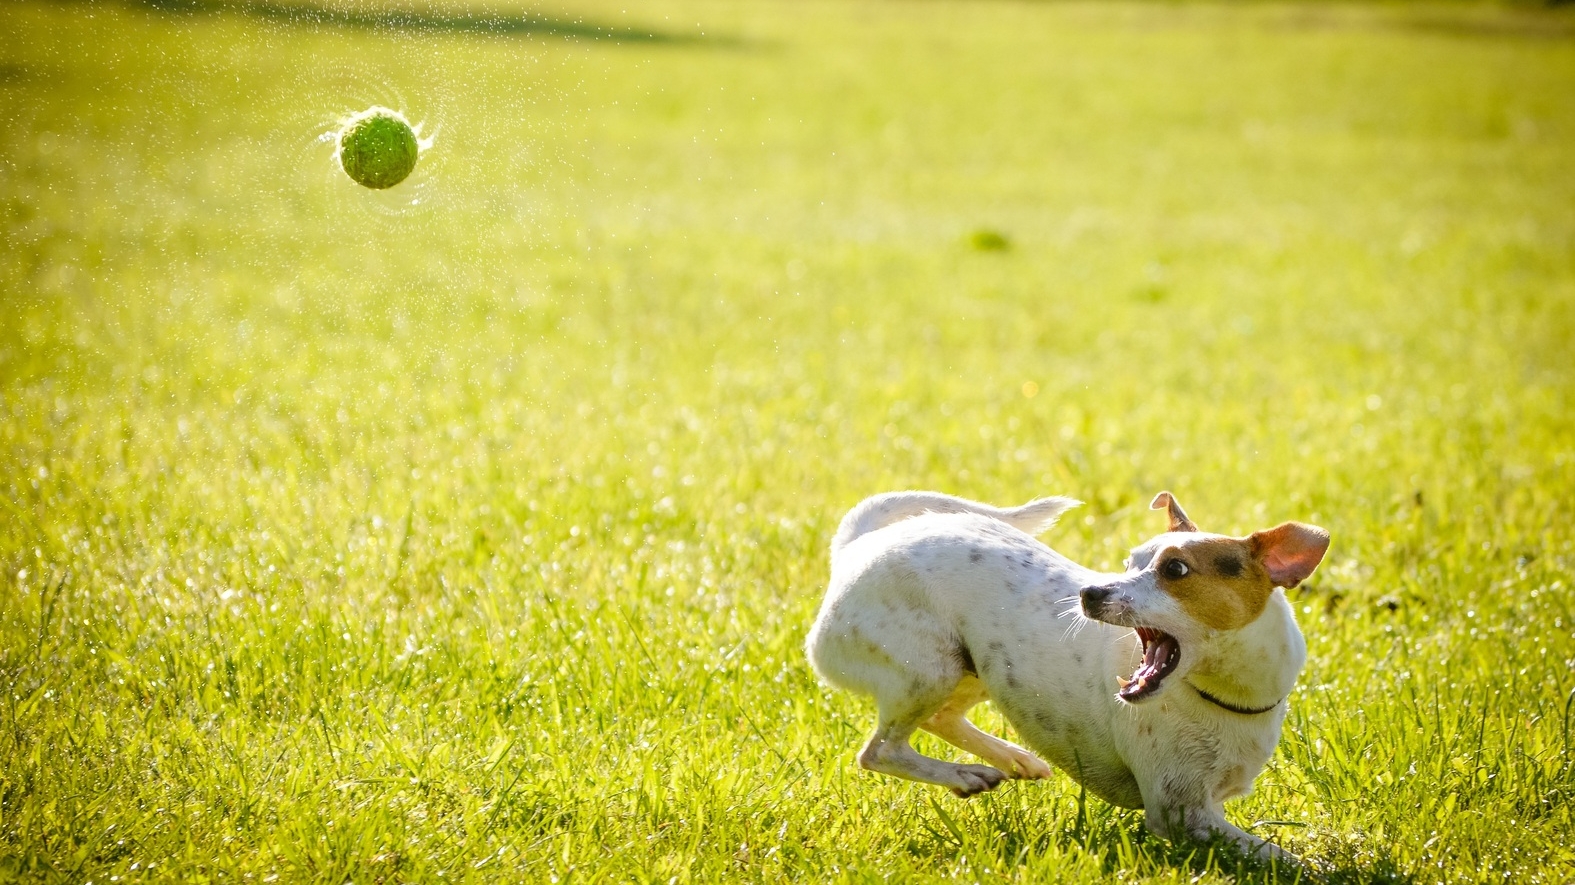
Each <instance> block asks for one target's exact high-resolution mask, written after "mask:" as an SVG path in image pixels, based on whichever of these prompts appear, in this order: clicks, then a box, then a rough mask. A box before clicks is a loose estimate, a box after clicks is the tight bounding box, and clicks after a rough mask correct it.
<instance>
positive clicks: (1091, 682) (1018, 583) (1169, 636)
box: [806, 492, 1329, 859]
mask: <svg viewBox="0 0 1575 885" xmlns="http://www.w3.org/2000/svg"><path fill="white" fill-rule="evenodd" d="M1077 504H1078V502H1077V501H1074V500H1071V499H1069V498H1043V499H1040V500H1038V501H1033V502H1031V503H1028V504H1024V505H1023V506H1021V507H1016V508H1012V509H1009V510H1006V509H1000V508H996V507H991V506H989V505H986V504H979V503H976V502H973V501H966V500H963V499H961V498H954V497H951V496H949V495H941V494H937V493H932V492H894V493H891V494H885V495H877V496H875V497H873V498H869V499H868V500H866V501H864V502H863V503H861V504H859V505H858V506H857V507H855V508H853V510H852V511H850V512H849V513H848V515H847V516H846V517H844V518H843V520H842V525H841V527H840V528H839V529H838V530H837V536H836V538H835V539H834V540H833V541H832V543H831V585H830V588H829V589H828V590H827V592H826V600H825V602H824V604H823V605H822V607H821V609H820V615H819V617H817V618H816V619H815V625H814V627H813V628H811V630H810V632H809V638H808V641H807V643H806V648H807V650H808V652H809V659H810V661H811V663H813V664H814V667H815V670H816V672H818V673H819V674H820V675H821V677H822V678H824V679H825V680H826V681H827V682H829V683H831V684H833V685H837V686H840V687H842V688H846V689H849V690H852V691H856V692H860V693H863V694H867V695H872V696H873V697H874V698H875V702H876V704H877V706H878V708H879V713H878V722H877V724H876V726H875V733H874V735H872V736H871V737H870V739H869V743H867V744H865V746H864V749H863V750H862V751H860V752H859V764H860V765H862V766H863V767H865V768H868V769H870V770H872V771H879V772H884V773H886V774H893V775H896V776H898V777H904V778H908V779H910V780H916V781H924V782H926V783H932V784H940V785H942V786H945V787H950V788H951V790H952V791H953V792H954V793H956V794H957V795H959V796H971V795H973V794H975V793H981V792H984V791H986V790H992V789H994V788H995V787H997V786H999V785H1000V783H1001V782H1002V781H1003V780H1004V779H1006V778H1009V777H1012V778H1042V777H1048V776H1049V775H1050V767H1049V766H1048V765H1046V764H1045V763H1044V762H1043V761H1041V760H1040V756H1042V757H1044V758H1045V759H1048V760H1049V761H1050V762H1052V763H1054V764H1055V765H1058V766H1060V767H1061V768H1062V769H1063V770H1064V771H1066V772H1067V773H1068V774H1069V775H1071V776H1072V777H1073V778H1075V779H1077V781H1078V782H1079V783H1081V784H1083V785H1084V786H1085V787H1087V788H1088V790H1089V791H1090V792H1092V793H1093V794H1095V795H1096V796H1099V797H1101V798H1103V799H1105V800H1106V801H1108V802H1111V803H1114V804H1116V805H1121V806H1126V807H1130V808H1139V807H1140V808H1143V809H1144V811H1145V821H1146V823H1147V825H1148V827H1149V829H1150V830H1152V831H1154V832H1155V833H1157V834H1159V835H1161V836H1163V837H1166V838H1174V837H1176V836H1180V835H1186V836H1191V837H1194V838H1207V837H1208V836H1209V835H1210V834H1219V835H1222V836H1224V837H1226V838H1227V839H1229V840H1230V841H1232V842H1234V843H1235V844H1236V845H1238V846H1239V847H1240V848H1242V849H1243V850H1244V851H1246V852H1247V853H1249V854H1254V855H1257V856H1259V857H1261V858H1267V857H1269V856H1278V857H1281V858H1282V859H1291V858H1290V856H1289V855H1287V854H1285V853H1284V852H1282V851H1281V850H1280V849H1279V848H1278V847H1277V846H1274V845H1271V844H1269V843H1266V842H1264V841H1263V840H1261V839H1259V838H1257V837H1255V836H1252V835H1250V834H1248V833H1246V832H1244V831H1242V830H1240V829H1238V828H1236V827H1234V826H1231V825H1230V824H1229V823H1227V822H1226V821H1225V815H1224V809H1223V803H1224V801H1225V800H1226V799H1230V798H1232V797H1235V796H1243V795H1246V794H1247V793H1248V792H1249V791H1250V790H1251V789H1252V782H1253V779H1254V778H1256V777H1257V776H1258V772H1260V771H1261V770H1262V769H1263V766H1264V764H1265V763H1266V762H1267V761H1268V760H1269V757H1270V755H1271V754H1273V752H1274V747H1275V744H1276V743H1278V742H1279V738H1280V725H1281V723H1282V722H1283V720H1284V719H1285V709H1286V697H1287V696H1288V695H1289V694H1290V691H1291V687H1292V685H1293V684H1294V683H1295V682H1296V676H1297V674H1298V673H1299V672H1300V671H1301V668H1302V664H1303V663H1304V662H1305V660H1306V657H1307V650H1306V645H1305V644H1304V642H1303V641H1302V634H1301V631H1300V630H1298V629H1297V628H1296V622H1295V619H1294V618H1293V617H1292V612H1291V606H1290V604H1289V603H1288V602H1287V601H1286V599H1285V594H1284V592H1282V591H1281V590H1280V589H1277V588H1281V587H1287V588H1288V587H1294V586H1296V585H1297V584H1298V583H1300V582H1301V581H1303V580H1305V579H1306V578H1307V577H1308V576H1309V575H1311V574H1312V572H1313V569H1315V568H1317V566H1318V563H1319V562H1321V561H1322V559H1323V555H1324V552H1325V551H1326V550H1327V549H1328V547H1329V533H1328V532H1326V531H1324V530H1323V529H1321V528H1317V527H1316V526H1310V525H1303V524H1301V523H1294V522H1290V523H1285V524H1283V525H1281V526H1279V527H1277V528H1272V529H1268V530H1265V531H1261V532H1255V533H1253V534H1252V535H1249V536H1247V537H1245V538H1232V537H1227V536H1224V535H1214V534H1207V533H1204V532H1201V531H1199V530H1198V528H1197V526H1195V525H1193V523H1192V521H1191V520H1189V519H1188V518H1187V515H1186V513H1185V512H1183V511H1182V509H1181V507H1180V505H1179V504H1177V503H1176V501H1175V499H1174V498H1172V497H1171V495H1170V493H1169V492H1161V493H1160V494H1159V496H1158V497H1156V498H1155V499H1154V502H1153V504H1152V506H1153V507H1154V508H1155V509H1160V508H1165V509H1167V510H1168V511H1169V516H1170V529H1169V531H1167V532H1165V533H1164V534H1161V535H1159V536H1157V537H1155V538H1154V539H1153V540H1151V541H1149V542H1148V543H1146V544H1143V545H1142V546H1140V547H1138V548H1137V549H1136V550H1133V551H1132V555H1131V558H1130V559H1128V560H1127V563H1126V571H1125V572H1124V573H1122V574H1104V573H1100V572H1096V571H1092V570H1090V569H1087V568H1084V567H1083V566H1080V565H1078V564H1077V563H1074V562H1072V561H1071V560H1068V559H1067V558H1066V557H1064V556H1061V555H1060V554H1058V553H1056V552H1055V551H1053V550H1051V549H1050V548H1048V547H1046V546H1045V545H1043V544H1041V543H1039V542H1038V541H1036V540H1034V538H1032V537H1030V535H1029V534H1027V533H1028V532H1032V533H1038V532H1041V531H1043V530H1045V529H1046V528H1048V527H1049V526H1051V525H1052V524H1054V522H1055V519H1056V517H1058V516H1059V515H1060V514H1061V513H1062V512H1063V511H1065V510H1066V509H1067V508H1070V507H1074V506H1076V505H1077ZM1079 607H1081V609H1082V614H1081V615H1080V614H1078V613H1077V609H1078V608H1079ZM1085 616H1086V617H1085ZM1128 674H1130V678H1125V677H1127V675H1128ZM984 700H992V701H994V702H995V704H996V706H997V707H998V708H999V709H1000V710H1001V712H1002V713H1003V714H1004V715H1005V716H1006V718H1007V720H1008V721H1009V722H1011V724H1012V727H1013V728H1015V729H1016V730H1017V733H1018V734H1019V735H1021V736H1022V739H1023V740H1024V742H1026V743H1027V744H1028V746H1029V747H1032V748H1033V750H1034V751H1036V752H1037V753H1038V754H1039V756H1035V755H1034V753H1033V752H1030V751H1029V750H1027V749H1024V748H1023V747H1019V746H1017V745H1016V744H1012V743H1009V742H1007V741H1004V740H1001V739H1000V738H997V737H995V736H993V735H989V734H986V733H984V732H983V731H980V730H979V729H978V728H976V727H975V726H974V725H973V724H972V723H971V722H969V721H968V719H967V718H966V714H967V712H968V709H969V708H970V707H972V706H974V705H975V704H977V703H979V702H980V701H984ZM918 728H922V729H924V730H925V731H928V732H930V733H932V734H934V735H937V736H939V737H940V738H942V739H944V740H946V741H948V742H949V743H951V744H953V745H955V746H957V747H959V748H961V749H963V750H966V751H967V752H969V753H971V754H973V755H975V756H978V757H979V758H980V759H983V760H984V761H985V762H987V763H989V764H988V765H958V764H954V763H951V762H943V761H941V760H939V759H931V758H930V757H928V756H922V755H920V754H919V753H918V752H917V751H915V750H914V749H913V747H912V746H910V745H909V738H911V737H912V735H913V732H914V730H915V729H918Z"/></svg>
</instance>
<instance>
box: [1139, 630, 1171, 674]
mask: <svg viewBox="0 0 1575 885" xmlns="http://www.w3.org/2000/svg"><path fill="white" fill-rule="evenodd" d="M1175 645H1176V640H1174V639H1171V638H1170V637H1169V636H1166V637H1164V638H1162V639H1160V640H1159V641H1158V642H1150V643H1149V644H1148V650H1147V651H1146V652H1145V653H1144V655H1143V669H1145V670H1157V669H1159V665H1160V664H1163V663H1165V659H1166V658H1168V657H1170V651H1171V649H1172V648H1174V647H1175Z"/></svg>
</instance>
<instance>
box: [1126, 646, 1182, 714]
mask: <svg viewBox="0 0 1575 885" xmlns="http://www.w3.org/2000/svg"><path fill="white" fill-rule="evenodd" d="M1137 635H1138V641H1140V642H1142V643H1143V663H1141V664H1138V668H1137V669H1136V670H1135V671H1133V673H1132V678H1131V679H1123V680H1121V690H1120V691H1118V692H1116V697H1119V698H1121V699H1122V700H1123V701H1126V702H1127V703H1135V702H1137V701H1140V700H1142V699H1144V698H1146V697H1148V696H1149V695H1151V694H1153V693H1154V692H1156V691H1159V684H1160V683H1161V682H1164V681H1165V677H1166V676H1168V675H1170V671H1172V670H1174V669H1176V664H1178V663H1180V662H1181V646H1180V645H1179V644H1177V642H1176V637H1174V636H1171V635H1170V634H1169V633H1166V632H1164V631H1162V630H1155V629H1154V628H1153V627H1138V628H1137Z"/></svg>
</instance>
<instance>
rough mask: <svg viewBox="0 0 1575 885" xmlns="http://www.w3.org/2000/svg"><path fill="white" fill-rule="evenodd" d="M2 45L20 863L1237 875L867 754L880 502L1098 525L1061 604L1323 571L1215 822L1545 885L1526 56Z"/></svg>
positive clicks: (684, 877) (1063, 537) (734, 16)
mask: <svg viewBox="0 0 1575 885" xmlns="http://www.w3.org/2000/svg"><path fill="white" fill-rule="evenodd" d="M0 34H5V35H6V36H5V37H4V38H0V123H3V126H0V236H3V238H4V243H5V248H4V250H3V251H0V298H3V315H4V319H3V322H0V505H3V511H0V674H4V675H3V678H0V686H9V688H7V690H5V692H4V699H3V702H0V718H3V727H0V879H6V878H17V879H22V880H31V881H73V882H74V881H86V880H93V881H131V880H136V881H142V880H147V881H153V880H182V881H196V880H200V879H208V880H221V879H222V880H236V879H245V880H248V881H252V880H258V881H273V879H271V878H269V877H279V879H281V880H286V881H321V882H328V883H333V885H339V883H343V882H345V881H347V880H349V881H355V882H375V881H411V880H424V881H431V880H435V879H436V878H438V877H440V876H441V877H442V878H443V879H444V880H447V881H458V880H467V881H470V880H474V881H494V880H498V879H529V880H532V881H544V880H549V879H550V880H552V881H560V882H561V881H568V880H571V879H572V880H574V881H649V882H669V881H679V882H683V881H730V880H745V881H788V880H795V881H826V882H866V881H877V880H880V881H884V880H888V879H895V880H899V881H915V882H918V881H952V880H963V881H974V880H989V881H996V880H999V879H1005V880H1008V881H1069V882H1081V881H1101V880H1104V879H1106V878H1109V877H1115V876H1121V877H1125V878H1127V879H1132V880H1140V881H1156V882H1159V881H1176V882H1179V881H1192V878H1193V877H1194V876H1202V877H1204V878H1205V879H1212V878H1230V877H1236V876H1249V877H1266V878H1273V877H1274V874H1273V873H1265V872H1262V871H1258V872H1254V871H1251V870H1247V869H1243V868H1240V867H1239V865H1238V864H1237V863H1236V861H1234V860H1233V859H1231V858H1229V857H1217V856H1215V855H1214V854H1213V853H1212V852H1210V851H1209V850H1208V848H1207V847H1206V846H1205V847H1199V846H1186V845H1183V846H1166V845H1165V844H1164V843H1160V842H1157V841H1155V840H1152V839H1149V838H1147V837H1146V836H1145V835H1144V834H1143V833H1142V828H1141V819H1140V816H1139V815H1136V814H1133V813H1129V812H1123V811H1118V810H1114V809H1110V808H1108V807H1105V806H1103V805H1102V804H1101V803H1098V802H1093V801H1091V802H1086V803H1085V802H1084V801H1082V798H1081V797H1080V795H1079V793H1078V790H1077V788H1076V786H1075V784H1073V783H1072V782H1071V781H1070V780H1069V779H1064V778H1062V779H1057V780H1054V781H1050V782H1043V783H1034V784H1015V785H1009V786H1008V787H1007V788H1006V789H1004V790H1002V791H999V792H998V793H994V794H990V795H989V796H986V797H981V798H979V799H977V800H973V801H970V802H968V803H959V802H956V801H953V800H951V799H950V797H947V796H940V795H936V792H937V791H935V790H933V789H929V788H925V787H921V786H917V785H912V784H907V783H899V782H896V781H893V780H891V779H886V778H880V777H876V776H873V775H867V774H865V773H862V772H858V771H857V770H856V766H855V765H854V763H853V752H854V750H855V749H856V747H857V746H858V745H859V743H860V742H861V741H862V739H863V733H864V731H865V730H866V729H867V728H868V727H869V725H870V723H871V716H872V710H871V709H870V708H869V705H868V704H867V703H865V702H864V701H863V700H862V699H858V698H853V697H850V696H847V695H842V694H835V693H831V692H829V691H827V690H825V689H823V688H821V687H820V686H818V685H817V684H816V683H815V680H814V678H813V675H812V674H811V673H810V672H809V670H808V667H807V666H806V664H805V662H804V660H803V656H802V653H801V651H800V648H799V646H800V644H801V642H802V637H803V634H804V631H805V630H806V629H807V627H808V624H809V621H810V619H811V617H812V616H813V612H814V609H815V607H816V604H817V603H818V596H819V593H820V591H821V589H822V587H823V582H824V578H825V553H824V551H825V546H826V543H827V540H828V538H829V535H830V532H831V530H832V528H833V527H834V526H835V524H836V521H837V520H838V519H839V518H840V516H841V514H842V513H843V512H844V511H845V510H846V509H847V508H848V507H850V506H851V505H852V504H854V503H855V502H856V501H858V500H859V499H860V498H862V497H864V496H865V495H868V494H871V493H874V492H876V491H882V490H887V489H893V488H903V487H924V488H937V489H942V490H945V491H949V492H953V493H957V494H962V495H967V496H970V497H974V498H979V499H982V500H987V501H993V502H998V503H1014V502H1018V501H1022V500H1026V499H1028V498H1030V497H1033V496H1036V495H1041V494H1069V495H1073V496H1076V497H1078V498H1081V499H1083V500H1085V501H1086V502H1087V504H1086V506H1085V507H1084V508H1083V509H1082V510H1081V511H1078V512H1077V513H1076V514H1075V515H1074V517H1073V518H1069V519H1068V520H1067V521H1066V523H1065V524H1063V525H1062V526H1060V527H1059V528H1057V529H1056V530H1055V531H1054V533H1053V534H1052V535H1051V536H1050V537H1049V538H1048V539H1047V540H1048V541H1050V542H1051V543H1052V544H1053V545H1054V546H1056V547H1057V548H1058V549H1060V550H1062V551H1063V552H1065V553H1067V554H1068V555H1071V556H1073V557H1074V558H1077V559H1080V560H1081V561H1084V562H1087V563H1089V564H1091V565H1094V566H1095V567H1104V568H1116V567H1118V565H1119V562H1120V559H1121V556H1122V554H1123V551H1124V550H1125V549H1126V548H1127V547H1129V546H1131V545H1134V544H1136V543H1137V542H1139V541H1140V540H1142V539H1143V538H1144V537H1146V536H1147V535H1149V534H1151V533H1152V532H1154V531H1156V530H1157V529H1158V528H1159V525H1158V523H1156V522H1155V519H1156V518H1157V517H1154V516H1153V515H1151V514H1149V513H1148V512H1147V511H1146V509H1145V506H1146V503H1147V501H1148V500H1149V498H1150V497H1151V496H1152V495H1153V493H1154V492H1155V491H1157V490H1159V489H1161V488H1169V489H1172V490H1173V491H1175V492H1176V493H1177V495H1178V496H1179V497H1180V499H1181V500H1182V501H1183V502H1185V504H1186V506H1187V508H1188V510H1189V512H1191V513H1192V514H1193V516H1194V517H1195V518H1196V519H1197V520H1198V522H1199V523H1200V524H1202V525H1203V527H1204V528H1206V529H1210V530H1218V531H1227V532H1246V531H1251V530H1253V529H1256V528H1260V527H1264V526H1266V525H1271V524H1274V523H1277V522H1280V521H1282V520H1285V519H1302V520H1307V521H1312V522H1317V523H1319V524H1322V525H1324V526H1326V527H1328V528H1329V529H1330V530H1331V531H1332V532H1333V535H1334V538H1335V546H1334V548H1333V550H1332V552H1331V556H1330V559H1329V560H1328V561H1327V562H1326V563H1325V565H1324V567H1323V569H1321V570H1320V572H1319V574H1318V575H1317V576H1316V577H1315V578H1314V580H1313V581H1312V582H1311V583H1310V584H1309V585H1307V586H1304V588H1302V589H1300V590H1298V591H1297V594H1296V595H1295V601H1296V603H1297V605H1298V608H1299V611H1300V614H1301V618H1302V625H1303V629H1304V630H1305V632H1306V633H1307V635H1308V638H1309V644H1310V648H1311V654H1312V660H1311V663H1310V665H1309V668H1308V671H1307V673H1306V674H1305V676H1304V680H1303V683H1302V687H1301V689H1300V690H1299V691H1298V693H1297V695H1296V696H1295V697H1294V698H1293V703H1292V714H1291V718H1290V720H1289V721H1288V724H1287V731H1286V737H1285V740H1284V742H1283V745H1282V753H1281V755H1280V756H1279V757H1278V758H1277V759H1276V760H1275V762H1274V763H1272V765H1271V767H1270V769H1269V770H1268V771H1267V772H1265V774H1264V775H1263V777H1262V778H1260V781H1259V789H1258V792H1257V793H1256V794H1255V795H1254V796H1252V797H1250V798H1249V799H1246V800H1244V801H1242V802H1240V803H1237V804H1235V805H1233V806H1232V807H1231V809H1229V812H1230V814H1231V816H1232V819H1233V820H1235V821H1237V822H1238V823H1241V824H1242V825H1244V826H1254V827H1255V832H1259V833H1260V834H1264V835H1268V836H1272V837H1274V838H1276V839H1278V840H1280V841H1282V843H1283V844H1285V845H1286V846H1287V847H1289V848H1291V849H1292V850H1294V851H1296V852H1298V853H1300V854H1303V855H1304V856H1307V857H1310V858H1312V859H1314V860H1316V861H1318V862H1320V863H1323V864H1325V865H1327V866H1329V867H1330V868H1332V869H1334V870H1335V871H1336V873H1335V878H1336V880H1348V881H1418V882H1432V881H1450V882H1488V881H1493V882H1501V881H1517V882H1548V883H1562V882H1567V881H1569V880H1570V879H1571V878H1572V877H1575V853H1572V849H1571V848H1570V845H1569V842H1568V838H1567V834H1568V833H1569V831H1570V829H1571V827H1572V825H1575V820H1572V814H1571V811H1570V807H1571V805H1570V803H1571V798H1572V791H1575V748H1572V743H1571V741H1572V734H1571V728H1572V718H1571V715H1572V713H1571V703H1572V699H1575V694H1572V691H1575V676H1572V675H1571V674H1572V670H1575V604H1572V602H1571V583H1572V580H1575V579H1572V575H1571V572H1572V568H1575V530H1572V529H1571V527H1570V522H1571V516H1572V507H1571V500H1572V497H1575V421H1572V419H1571V415H1572V406H1575V403H1572V394H1575V383H1572V382H1575V360H1572V357H1571V353H1572V344H1575V173H1572V170H1575V18H1571V14H1570V13H1569V12H1568V11H1567V10H1544V9H1540V8H1537V7H1533V6H1495V5H1485V4H1472V3H1454V4H1449V3H1446V4H1436V5H1435V4H1398V3H1391V4H1371V5H1369V4H1357V3H1351V4H1316V3H1305V4H1277V3H1262V4H1249V5H1225V4H1204V3H1179V4H1168V3H1119V2H1118V3H1081V2H1069V3H1033V2H941V0H936V2H877V0H870V2H860V0H847V2H840V0H839V2H816V0H811V2H794V3H788V2H751V3H732V2H728V3H723V2H688V0H685V2H656V3H643V4H640V5H638V6H632V7H631V6H626V5H622V4H618V3H613V2H589V0H588V2H579V3H574V4H572V5H571V4H558V5H552V6H545V5H543V6H534V5H533V6H530V7H523V6H519V7H511V6H503V5H494V6H485V7H467V6H457V5H445V4H440V3H434V4H431V5H424V6H406V7H397V8H392V7H379V6H373V5H369V4H362V5H341V6H327V7H313V6H306V5H290V4H285V3H253V4H244V5H243V4H228V5H226V4H212V5H210V4H201V3H175V2H163V3H146V4H138V3H128V4H117V3H66V2H33V0H23V2H15V3H9V4H6V5H4V6H0ZM373 103H381V104H387V105H390V106H394V107H398V108H400V109H401V110H403V111H404V112H405V113H406V114H407V115H408V116H409V117H411V119H413V120H422V121H424V125H425V133H426V134H428V135H433V136H435V144H434V147H433V149H432V150H431V151H430V152H429V153H428V154H426V155H424V156H423V158H422V161H421V165H420V166H419V167H418V169H417V172H416V174H415V175H414V176H413V177H412V179H411V180H410V181H409V182H407V183H406V184H404V185H401V186H400V187H399V188H395V189H394V190H393V191H390V192H387V193H372V192H369V191H365V190H363V189H360V188H357V187H356V186H354V185H353V184H351V183H349V182H348V181H347V180H346V179H345V178H344V177H343V175H342V174H341V173H340V172H339V171H338V170H337V169H336V168H335V167H334V166H333V162H332V159H331V148H330V146H329V145H328V144H326V143H325V142H323V141H321V140H320V136H322V135H323V134H324V133H327V132H331V131H332V130H333V129H334V127H335V125H336V121H337V120H338V119H339V118H340V117H342V116H343V115H345V114H347V113H349V112H352V111H355V110H358V109H360V108H362V107H365V106H367V105H370V104H373ZM982 712H983V714H984V715H983V716H982V718H983V719H984V720H985V721H986V722H987V723H988V724H990V726H991V727H993V728H994V729H996V730H998V731H999V730H1002V729H1003V728H1004V725H1003V724H1002V723H1001V722H1000V721H999V719H998V718H997V717H994V715H993V714H991V713H989V712H987V711H982ZM925 746H926V749H927V750H928V751H930V752H934V753H937V754H946V753H948V752H949V750H948V749H947V748H943V747H941V746H939V745H937V744H934V743H933V742H932V743H930V744H926V745H925ZM1280 878H1281V879H1284V880H1285V881H1289V880H1290V878H1289V877H1288V876H1284V875H1281V876H1280Z"/></svg>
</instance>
